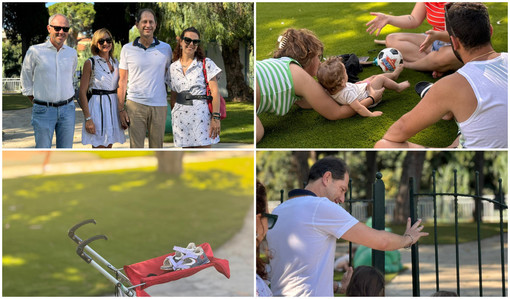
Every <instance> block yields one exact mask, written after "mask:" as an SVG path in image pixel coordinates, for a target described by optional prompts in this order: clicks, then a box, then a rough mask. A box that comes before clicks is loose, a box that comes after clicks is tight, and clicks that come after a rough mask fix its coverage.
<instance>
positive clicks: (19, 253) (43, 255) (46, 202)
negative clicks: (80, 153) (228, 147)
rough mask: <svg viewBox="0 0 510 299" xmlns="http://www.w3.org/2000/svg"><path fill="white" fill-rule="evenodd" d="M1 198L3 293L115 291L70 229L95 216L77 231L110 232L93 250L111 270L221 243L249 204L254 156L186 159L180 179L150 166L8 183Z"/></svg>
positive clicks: (88, 234)
mask: <svg viewBox="0 0 510 299" xmlns="http://www.w3.org/2000/svg"><path fill="white" fill-rule="evenodd" d="M2 204H3V206H2V208H3V221H2V224H3V225H2V226H3V240H2V241H3V256H2V258H3V280H2V282H3V296H97V295H99V296H101V295H112V292H113V285H112V284H111V283H110V282H109V281H108V280H106V279H105V278H104V277H103V276H102V275H101V274H100V273H99V272H98V271H97V270H95V269H94V268H93V267H91V266H90V265H88V264H86V263H85V262H84V261H83V260H82V259H81V258H79V257H78V256H77V255H76V252H75V250H76V244H75V243H74V242H72V241H71V240H70V239H69V238H68V237H67V230H68V229H69V228H70V227H71V226H73V225H74V224H75V223H78V222H80V221H82V220H85V219H89V218H94V219H95V220H96V221H97V225H92V224H89V225H86V226H84V227H82V228H81V229H80V230H79V231H78V236H80V237H81V238H82V239H85V238H88V237H91V236H93V235H96V234H105V235H107V236H108V241H104V240H99V241H96V242H94V243H93V244H92V246H91V247H92V248H93V249H94V250H95V251H97V252H98V253H99V254H101V255H102V256H103V257H104V258H106V259H107V260H108V261H109V262H111V263H112V264H113V265H114V266H116V267H121V266H123V265H129V264H132V263H136V262H140V261H144V260H147V259H150V258H153V257H157V256H161V255H163V254H166V253H168V252H172V251H173V249H172V248H173V246H174V245H179V246H186V245H187V244H188V243H189V242H195V243H196V244H200V243H203V242H208V243H210V244H211V246H212V248H213V250H214V249H217V248H218V247H219V246H221V245H222V244H224V243H225V242H226V241H227V240H229V239H230V238H231V237H232V236H233V235H234V234H235V233H236V232H237V231H238V230H239V229H240V228H241V226H242V224H243V220H244V217H245V216H246V213H247V212H248V209H249V208H250V206H252V205H253V158H251V157H241V158H230V159H221V160H217V161H214V162H197V163H187V164H185V165H184V173H183V174H182V175H181V176H180V177H171V176H165V175H163V174H161V173H157V172H156V171H155V169H154V168H151V169H136V170H128V171H111V172H98V173H90V174H77V175H66V176H51V177H43V176H32V177H24V178H19V179H5V180H3V201H2ZM246 250H253V249H252V248H246ZM220 258H221V257H220ZM222 258H228V257H222Z"/></svg>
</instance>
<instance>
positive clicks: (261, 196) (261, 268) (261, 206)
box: [256, 180, 267, 279]
mask: <svg viewBox="0 0 510 299" xmlns="http://www.w3.org/2000/svg"><path fill="white" fill-rule="evenodd" d="M266 211H267V193H266V187H264V185H263V184H262V183H261V182H260V181H259V180H257V212H256V214H262V213H265V212H266ZM257 274H258V275H259V276H260V278H262V279H267V271H266V263H265V262H264V260H262V258H261V257H260V247H259V246H258V245H257Z"/></svg>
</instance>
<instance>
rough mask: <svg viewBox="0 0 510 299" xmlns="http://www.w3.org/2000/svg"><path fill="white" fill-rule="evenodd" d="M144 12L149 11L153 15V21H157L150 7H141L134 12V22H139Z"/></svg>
mask: <svg viewBox="0 0 510 299" xmlns="http://www.w3.org/2000/svg"><path fill="white" fill-rule="evenodd" d="M144 12H148V13H151V14H152V15H153V16H154V22H156V24H157V23H158V18H157V17H156V13H155V12H154V10H152V9H150V8H141V9H139V10H138V12H137V13H136V18H135V20H136V23H139V22H140V20H141V19H142V14H143V13H144Z"/></svg>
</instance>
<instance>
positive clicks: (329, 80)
mask: <svg viewBox="0 0 510 299" xmlns="http://www.w3.org/2000/svg"><path fill="white" fill-rule="evenodd" d="M342 60H343V59H342V57H338V56H334V57H330V58H328V59H327V60H326V61H324V62H323V63H321V64H320V65H319V70H318V71H317V79H319V83H320V84H321V85H322V87H324V88H325V89H326V90H327V91H328V92H329V93H330V94H332V93H334V91H335V90H337V88H338V87H339V86H340V85H341V84H342V81H343V80H345V79H346V78H345V65H344V63H343V62H342Z"/></svg>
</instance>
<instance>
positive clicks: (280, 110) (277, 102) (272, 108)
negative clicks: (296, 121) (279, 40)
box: [256, 57, 301, 115]
mask: <svg viewBox="0 0 510 299" xmlns="http://www.w3.org/2000/svg"><path fill="white" fill-rule="evenodd" d="M291 63H296V64H297V65H299V66H301V65H300V64H299V63H298V62H297V61H296V60H294V59H292V58H289V57H281V58H269V59H265V60H262V61H257V62H256V69H257V82H258V84H259V87H260V105H259V108H258V109H257V114H260V113H262V112H272V113H275V114H276V115H285V114H287V112H289V110H290V107H292V105H293V104H294V103H295V102H296V101H298V100H300V99H301V98H300V97H298V96H296V94H295V92H294V81H293V80H292V75H291V73H290V67H289V66H290V64H291Z"/></svg>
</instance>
